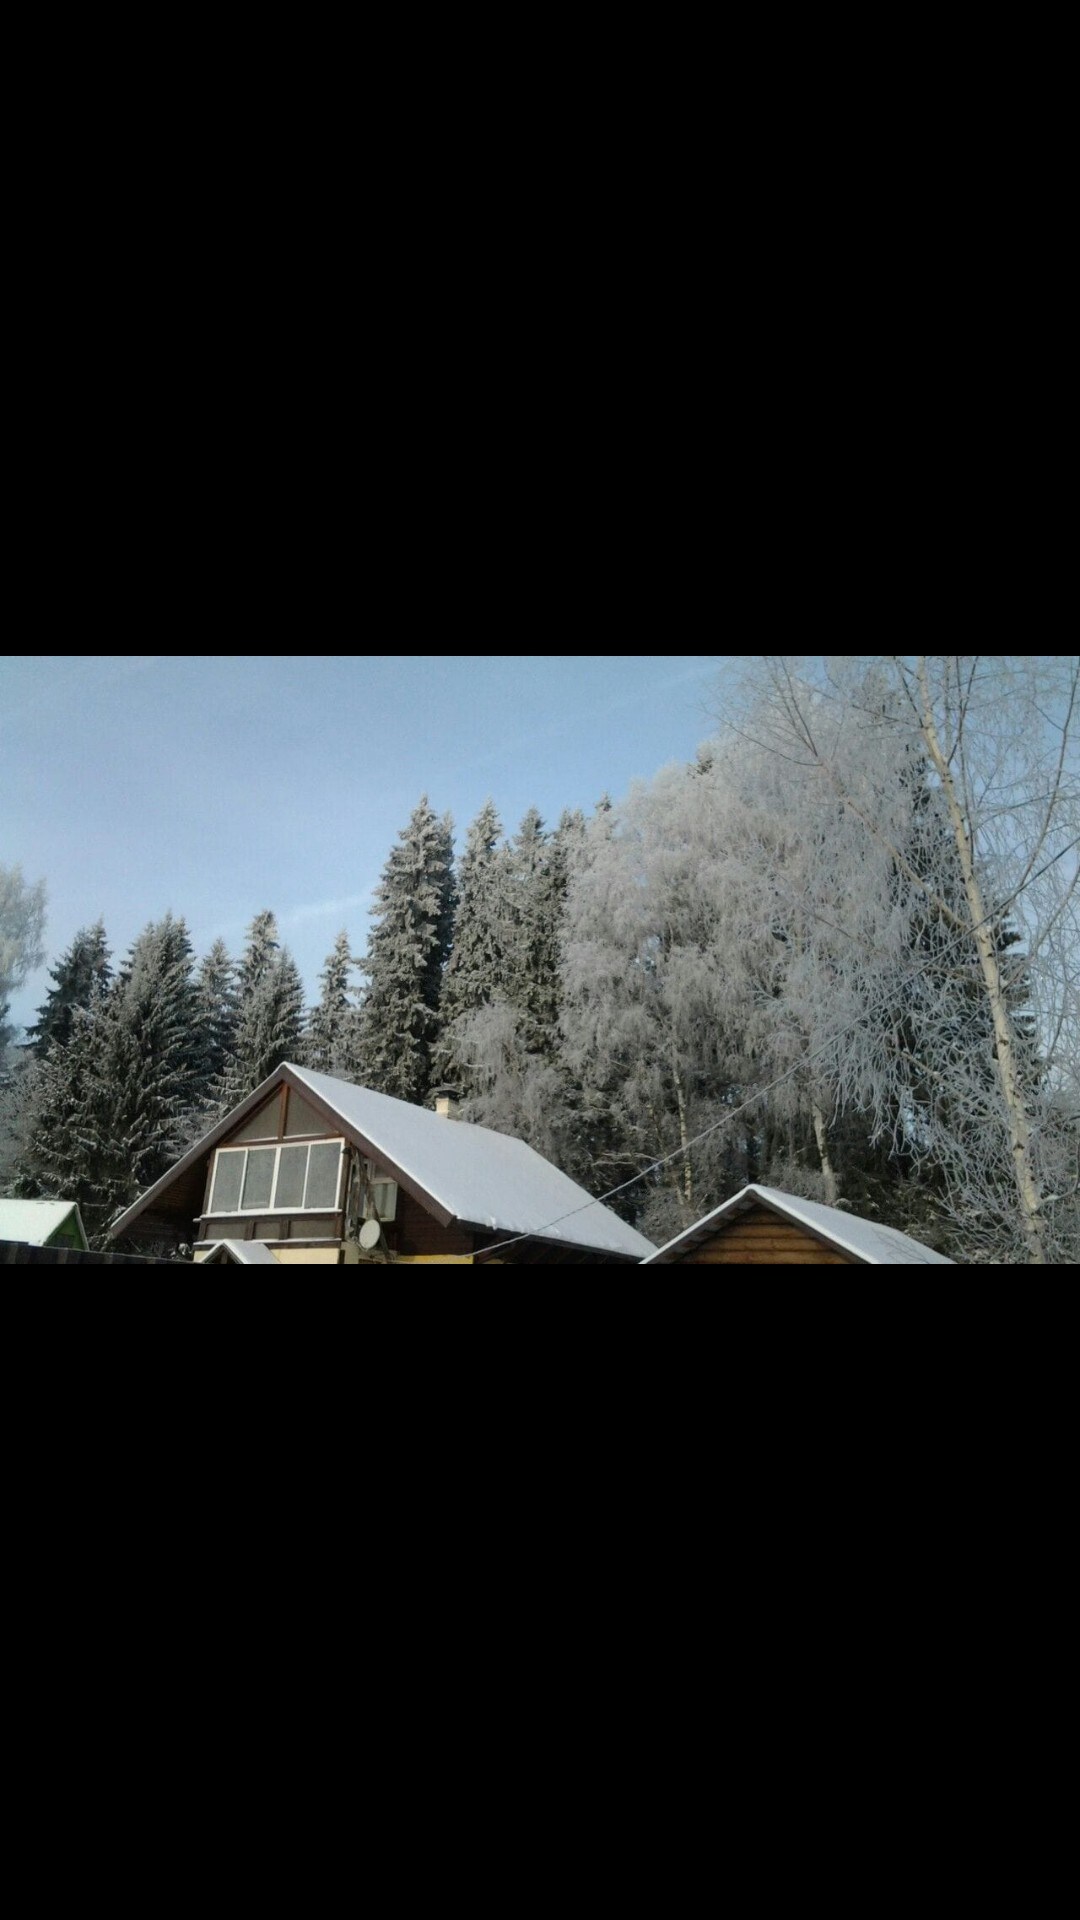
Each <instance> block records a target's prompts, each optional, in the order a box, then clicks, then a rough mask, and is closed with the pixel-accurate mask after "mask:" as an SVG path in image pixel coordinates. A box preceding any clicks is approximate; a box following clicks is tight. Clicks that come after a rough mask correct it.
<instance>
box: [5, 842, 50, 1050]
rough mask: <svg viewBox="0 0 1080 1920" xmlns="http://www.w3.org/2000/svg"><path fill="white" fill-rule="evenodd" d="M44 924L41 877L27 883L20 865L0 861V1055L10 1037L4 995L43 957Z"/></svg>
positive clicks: (21, 981)
mask: <svg viewBox="0 0 1080 1920" xmlns="http://www.w3.org/2000/svg"><path fill="white" fill-rule="evenodd" d="M44 927H45V882H44V880H38V881H37V882H36V883H35V884H34V885H33V886H31V885H30V884H29V882H28V881H26V880H24V879H23V874H22V868H21V867H19V866H14V867H5V866H3V865H2V864H0V1057H2V1055H3V1052H4V1048H5V1046H6V1044H7V1043H8V1041H9V1040H10V1038H11V1033H10V1029H9V1028H8V1026H7V1014H8V1005H9V1002H8V995H9V994H11V993H13V992H14V990H15V988H16V987H21V986H22V984H23V981H24V980H25V979H26V977H27V975H28V974H30V973H33V971H34V968H35V967H39V966H40V965H41V962H42V960H43V959H44V958H45V949H44V947H43V945H42V939H41V936H42V933H43V931H44Z"/></svg>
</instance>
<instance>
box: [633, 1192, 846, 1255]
mask: <svg viewBox="0 0 1080 1920" xmlns="http://www.w3.org/2000/svg"><path fill="white" fill-rule="evenodd" d="M665 1264H670V1265H672V1266H676V1265H677V1266H684V1267H715V1266H739V1267H745V1266H753V1267H855V1266H861V1265H862V1262H861V1261H859V1260H856V1259H855V1258H854V1257H853V1256H852V1255H851V1254H847V1253H841V1252H840V1250H839V1249H838V1248H836V1247H828V1246H826V1245H825V1244H824V1243H823V1242H822V1241H820V1240H815V1238H814V1236H813V1234H812V1233H809V1232H808V1231H807V1229H806V1228H805V1227H802V1226H799V1224H798V1223H797V1222H796V1221H794V1220H782V1219H781V1217H780V1215H779V1214H777V1213H773V1211H772V1209H771V1208H770V1207H761V1206H758V1207H751V1208H749V1209H748V1211H747V1212H746V1213H741V1214H737V1215H735V1217H734V1218H732V1219H731V1220H725V1221H721V1222H720V1223H719V1224H718V1225H717V1227H716V1230H715V1232H713V1233H712V1234H710V1236H709V1238H708V1240H706V1241H705V1242H704V1244H699V1245H697V1246H691V1247H688V1248H687V1250H686V1252H685V1253H681V1254H677V1255H675V1256H674V1258H673V1259H672V1261H671V1262H670V1263H665Z"/></svg>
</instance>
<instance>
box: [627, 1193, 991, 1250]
mask: <svg viewBox="0 0 1080 1920" xmlns="http://www.w3.org/2000/svg"><path fill="white" fill-rule="evenodd" d="M641 1264H642V1266H644V1267H649V1266H674V1265H681V1266H689V1267H705V1266H755V1267H762V1266H764V1267H788V1266H809V1267H830V1266H832V1267H898V1266H920V1267H951V1266H955V1264H956V1263H955V1261H953V1260H950V1259H948V1258H947V1257H946V1255H945V1254H943V1253H934V1252H933V1250H932V1249H931V1248H930V1247H924V1246H923V1245H922V1242H921V1241H919V1240H913V1239H912V1238H911V1235H910V1234H907V1233H900V1232H899V1230H898V1229H897V1228H896V1227H883V1226H880V1225H879V1224H878V1222H877V1221H876V1220H864V1219H861V1218H860V1216H859V1215H858V1214H854V1213H845V1212H843V1211H842V1209H841V1208H839V1207H823V1206H821V1205H820V1204H819V1203H818V1201H816V1200H803V1199H801V1198H800V1197H799V1196H798V1195H796V1194H791V1193H780V1192H779V1191H778V1190H777V1189H776V1188H775V1187H761V1186H757V1185H750V1186H748V1187H744V1188H743V1189H742V1192H741V1193H736V1194H735V1195H733V1197H732V1198H731V1199H730V1200H725V1201H724V1203H723V1205H722V1206H719V1207H716V1208H714V1210H713V1212H712V1213H707V1214H706V1215H705V1217H704V1219H702V1220H698V1221H696V1222H695V1224H694V1225H693V1226H692V1227H687V1228H686V1229H685V1231H684V1232H682V1233H679V1234H676V1236H675V1238H674V1239H673V1240H669V1241H668V1242H667V1244H666V1245H665V1246H662V1247H659V1248H657V1249H656V1251H655V1252H653V1253H649V1254H646V1256H645V1258H644V1259H643V1261H642V1263H641Z"/></svg>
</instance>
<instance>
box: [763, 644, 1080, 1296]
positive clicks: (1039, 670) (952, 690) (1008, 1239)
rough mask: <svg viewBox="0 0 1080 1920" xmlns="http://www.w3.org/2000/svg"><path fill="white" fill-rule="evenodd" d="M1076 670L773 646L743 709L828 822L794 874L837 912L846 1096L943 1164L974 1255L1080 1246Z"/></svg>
mask: <svg viewBox="0 0 1080 1920" xmlns="http://www.w3.org/2000/svg"><path fill="white" fill-rule="evenodd" d="M1077 669H1078V662H1077V661H1076V660H1075V659H1074V658H1071V657H1070V658H1054V659H1045V658H1035V657H1030V656H1029V657H1025V658H1021V657H1018V656H1017V657H1014V656H929V655H926V656H903V657H902V656H895V655H889V656H875V657H873V658H855V657H851V658H846V659H843V660H837V661H829V662H825V663H819V664H818V668H817V669H815V667H814V666H812V665H811V663H808V662H807V661H805V660H799V661H796V660H792V659H784V658H780V657H775V658H770V659H768V660H766V661H765V662H764V663H763V670H762V673H761V674H760V675H759V676H758V680H757V685H756V687H755V688H754V691H753V701H752V704H751V705H750V706H749V708H744V709H743V710H742V711H741V713H740V715H739V717H738V725H739V728H740V731H741V733H742V736H743V738H744V740H749V741H751V742H752V743H754V745H756V747H757V749H758V751H759V753H760V754H761V755H762V756H763V757H764V759H765V760H766V761H771V762H772V764H773V766H774V768H775V769H776V770H777V773H778V777H779V778H780V780H781V782H784V781H786V782H788V783H789V784H790V786H791V790H792V793H793V794H794V793H797V794H798V795H799V796H800V798H799V806H800V808H801V809H802V810H803V812H804V814H805V813H806V812H807V811H808V812H809V814H810V815H811V816H813V815H816V816H817V817H818V818H820V819H822V820H823V821H826V820H828V819H830V818H831V821H832V825H831V827H829V828H828V830H827V831H823V833H822V838H821V850H820V856H819V858H818V859H817V861H816V864H815V863H813V862H812V863H811V864H810V867H809V868H808V869H807V871H805V872H803V873H801V874H800V875H798V876H797V877H795V879H794V880H793V883H792V885H791V886H790V887H789V889H788V892H789V900H790V902H791V903H792V904H793V905H794V906H795V907H796V908H797V910H800V911H802V913H803V914H804V917H805V919H806V921H807V924H808V925H810V926H812V927H814V928H817V929H820V928H821V927H822V926H823V925H826V924H829V923H831V925H830V930H829V939H828V945H829V950H830V956H831V957H830V961H829V969H830V971H829V972H828V973H825V972H823V971H822V969H821V966H820V964H819V962H820V958H821V953H820V948H821V941H820V939H818V938H817V936H815V937H814V939H813V940H812V941H811V947H812V949H813V950H814V953H815V962H814V968H815V970H814V973H813V983H812V984H813V988H814V992H815V993H816V999H815V998H814V993H812V994H811V999H812V1000H813V1004H814V1005H815V1007H816V1010H817V1012H818V1014H819V1016H820V1021H819V1026H818V1031H819V1032H821V1033H823V1035H824V1039H825V1045H824V1047H823V1049H822V1051H821V1053H820V1054H819V1061H820V1062H821V1063H822V1068H823V1071H824V1072H825V1074H826V1076H827V1078H828V1079H829V1082H830V1084H831V1086H832V1089H833V1095H834V1100H835V1102H836V1103H837V1105H838V1106H839V1107H848V1108H850V1107H851V1106H852V1105H861V1106H862V1107H863V1109H864V1110H865V1111H867V1112H869V1113H871V1114H872V1116H873V1120H874V1127H875V1130H876V1132H877V1133H878V1134H879V1135H880V1134H881V1133H882V1132H883V1131H884V1130H886V1129H890V1130H891V1132H892V1136H893V1139H894V1142H895V1144H896V1146H897V1147H898V1149H902V1151H903V1152H904V1153H906V1154H907V1155H909V1156H913V1157H914V1158H916V1159H917V1160H919V1161H921V1163H922V1164H923V1165H924V1166H925V1167H926V1168H927V1169H932V1170H933V1172H934V1174H935V1176H936V1177H937V1179H938V1180H939V1181H940V1183H941V1185H942V1187H943V1190H944V1194H945V1198H946V1204H947V1207H948V1211H949V1214H950V1216H951V1218H952V1220H953V1222H954V1225H955V1227H956V1229H957V1231H958V1232H959V1233H960V1234H961V1235H962V1236H963V1239H964V1243H965V1246H966V1249H967V1257H969V1258H975V1259H1014V1260H1025V1261H1031V1262H1034V1263H1036V1264H1040V1263H1042V1262H1044V1261H1046V1260H1048V1259H1051V1260H1056V1259H1061V1258H1063V1257H1066V1255H1067V1250H1068V1249H1069V1247H1070V1246H1072V1245H1073V1244H1074V1236H1075V1230H1076V1229H1075V1220H1076V1185H1077V1160H1076V1154H1077V1138H1076V1129H1075V1120H1072V1121H1070V1119H1069V1115H1068V1112H1067V1109H1068V1107H1069V1105H1070V1100H1069V1095H1068V1089H1069V1087H1070V1086H1072V1085H1075V1082H1076V1063H1077V1057H1078V1056H1077V997H1076V968H1075V953H1076V934H1077V926H1076V847H1077V845H1078V844H1080V805H1078V798H1080V789H1078V769H1077V755H1076V741H1075V727H1076V693H1077V680H1078V671H1077ZM830 866H831V868H832V878H831V881H830V882H829V885H828V886H825V885H824V876H825V875H826V874H827V871H828V868H829V867H830ZM815 875H816V878H815ZM808 978H809V975H808ZM826 981H827V982H828V985H827V990H826ZM1072 1112H1073V1114H1074V1115H1075V1106H1073V1107H1072ZM1070 1128H1071V1131H1070Z"/></svg>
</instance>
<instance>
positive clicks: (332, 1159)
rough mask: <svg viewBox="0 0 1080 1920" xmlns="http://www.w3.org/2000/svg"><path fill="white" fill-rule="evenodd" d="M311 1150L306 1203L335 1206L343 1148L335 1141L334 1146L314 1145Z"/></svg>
mask: <svg viewBox="0 0 1080 1920" xmlns="http://www.w3.org/2000/svg"><path fill="white" fill-rule="evenodd" d="M310 1152H311V1159H310V1162H309V1164H308V1177H307V1192H306V1194H305V1195H304V1205H305V1207H333V1206H335V1205H336V1203H337V1188H338V1164H339V1162H340V1160H341V1148H340V1147H339V1146H338V1145H337V1143H336V1142H335V1143H334V1145H333V1146H326V1147H323V1146H318V1147H312V1148H311V1149H310Z"/></svg>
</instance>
